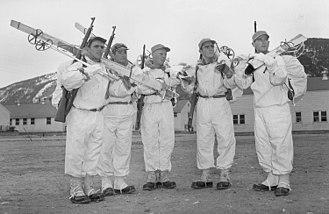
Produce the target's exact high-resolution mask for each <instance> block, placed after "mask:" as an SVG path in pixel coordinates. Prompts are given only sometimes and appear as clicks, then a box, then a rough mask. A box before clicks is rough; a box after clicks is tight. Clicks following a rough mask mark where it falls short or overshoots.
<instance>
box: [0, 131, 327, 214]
mask: <svg viewBox="0 0 329 214" xmlns="http://www.w3.org/2000/svg"><path fill="white" fill-rule="evenodd" d="M31 139H32V141H31ZM31 139H30V138H28V137H22V136H19V137H4V136H0V166H1V167H0V213H1V214H3V213H8V214H11V213H24V214H25V213H146V214H151V213H154V214H155V213H304V214H306V213H307V214H311V213H314V214H316V213H329V155H328V151H329V134H328V133H327V134H300V135H295V136H294V145H295V159H294V170H293V173H292V176H291V185H292V188H293V190H292V192H291V194H290V195H289V196H286V197H275V196H274V194H273V192H263V193H261V192H255V191H253V190H252V189H251V187H252V184H254V183H258V182H261V181H262V180H263V179H264V178H265V174H264V173H263V172H262V170H261V168H260V167H259V165H258V163H257V159H256V154H255V146H254V138H253V137H252V136H237V148H236V156H235V164H234V166H233V167H232V172H231V180H232V183H233V186H232V188H231V189H228V190H224V191H219V190H216V189H215V188H213V189H203V190H193V189H191V187H190V185H191V182H192V181H193V180H195V179H197V178H198V176H199V173H200V172H199V170H197V168H196V160H195V154H196V142H195V135H188V134H176V145H175V149H174V153H173V156H172V163H173V170H172V179H173V180H174V181H176V183H177V188H176V189H174V190H164V189H157V190H155V191H151V192H145V191H143V190H142V185H143V184H144V182H145V174H144V163H143V146H142V143H141V141H140V137H139V136H138V135H134V143H133V146H132V161H131V171H130V175H129V177H128V178H127V181H128V182H129V184H134V185H135V186H136V187H137V192H136V193H135V194H132V195H115V196H112V197H107V198H106V200H105V201H103V202H100V203H91V204H87V205H74V204H71V202H70V201H69V200H68V194H69V185H68V183H69V182H68V181H69V180H68V178H67V177H66V176H64V175H63V174H64V151H65V139H64V138H63V137H43V138H41V137H38V136H32V138H31ZM212 176H213V179H214V181H215V184H216V181H217V180H218V175H217V173H216V171H215V170H214V171H213V174H212ZM98 185H100V183H99V180H98Z"/></svg>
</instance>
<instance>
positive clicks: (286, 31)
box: [0, 0, 329, 88]
mask: <svg viewBox="0 0 329 214" xmlns="http://www.w3.org/2000/svg"><path fill="white" fill-rule="evenodd" d="M91 17H96V20H95V22H94V31H93V32H94V33H95V34H96V35H99V36H102V37H105V38H107V39H108V38H109V37H110V35H111V32H112V26H116V27H117V29H116V35H115V39H114V43H116V42H123V43H125V44H126V45H127V46H128V47H129V52H128V58H129V60H130V61H133V62H135V61H136V58H137V56H138V55H139V54H141V52H142V47H143V45H144V44H145V45H146V48H147V49H148V50H150V49H151V47H152V46H153V45H155V44H157V43H162V44H164V45H166V46H168V47H170V48H171V52H169V54H168V57H169V58H170V64H172V65H175V64H178V63H180V62H186V63H188V64H192V65H194V64H195V62H196V60H197V58H198V46H197V44H198V42H199V41H200V40H201V39H202V38H205V37H210V38H212V39H215V40H216V41H217V42H218V44H219V45H220V46H222V45H226V46H229V47H231V48H233V50H234V51H235V53H236V54H237V55H238V54H248V53H252V52H253V48H252V46H251V36H252V34H253V31H254V25H253V23H254V21H256V22H257V29H258V30H266V31H267V32H268V33H269V34H270V41H271V44H270V49H272V48H275V47H276V46H278V45H279V43H280V41H282V40H284V39H287V40H289V39H290V38H292V37H294V36H295V35H297V34H299V33H301V34H304V35H305V36H306V37H309V38H329V25H328V20H329V1H328V0H313V1H310V0H252V1H251V0H161V1H160V0H131V1H128V0H119V1H118V0H93V1H91V0H89V1H87V0H1V7H0V28H1V30H0V38H1V39H0V48H1V50H2V51H1V53H0V75H1V78H0V88H2V87H5V86H7V85H9V84H12V83H14V82H17V81H21V80H26V79H30V78H33V77H37V76H40V75H43V74H48V73H52V72H55V71H56V68H57V67H58V65H59V64H61V63H62V62H65V61H67V60H69V58H68V57H67V56H64V55H61V54H60V53H58V52H56V51H53V50H47V51H45V52H38V51H36V50H35V48H34V47H33V46H32V45H30V44H29V43H28V42H27V34H25V33H23V32H21V31H18V30H16V29H14V28H12V27H10V25H9V23H10V20H16V21H19V22H22V23H24V24H26V25H29V26H31V27H34V28H39V29H42V30H43V31H44V32H46V33H48V34H50V35H52V36H55V37H58V38H60V39H62V40H64V41H67V42H69V43H72V44H76V45H80V43H81V41H82V39H83V35H82V34H81V33H80V32H79V31H77V30H76V29H75V28H74V23H75V22H78V23H80V24H82V25H84V26H89V24H90V21H91Z"/></svg>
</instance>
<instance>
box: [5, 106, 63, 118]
mask: <svg viewBox="0 0 329 214" xmlns="http://www.w3.org/2000/svg"><path fill="white" fill-rule="evenodd" d="M5 108H6V109H8V110H9V112H10V118H46V117H55V115H56V112H57V110H56V108H55V107H54V106H52V105H51V104H49V103H45V104H41V103H33V104H20V105H5Z"/></svg>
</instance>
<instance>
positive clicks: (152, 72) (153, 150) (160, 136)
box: [137, 44, 179, 191]
mask: <svg viewBox="0 0 329 214" xmlns="http://www.w3.org/2000/svg"><path fill="white" fill-rule="evenodd" d="M151 51H152V61H148V62H146V68H145V69H144V73H145V74H146V75H148V76H149V77H151V78H154V79H157V80H158V81H160V82H161V83H162V84H163V90H162V91H161V92H157V91H154V90H152V89H149V88H147V87H143V86H139V87H138V88H137V92H138V93H139V94H145V97H144V107H143V111H142V117H141V136H142V142H143V145H144V161H145V170H146V172H147V181H146V184H144V185H143V190H148V191H150V190H154V189H155V188H156V187H157V186H156V183H157V184H158V186H162V187H163V188H166V189H173V188H175V187H176V183H175V182H174V181H171V180H170V178H169V172H170V171H171V167H172V166H171V154H172V152H173V149H174V144H175V130H174V113H173V106H172V103H171V101H170V99H171V98H172V97H165V96H162V95H163V93H164V92H165V89H167V88H170V87H173V86H177V85H178V84H179V81H178V79H176V78H175V77H173V76H172V75H171V74H170V71H169V70H168V69H167V68H166V67H165V66H164V63H165V61H166V58H167V52H169V51H170V49H169V48H168V47H166V46H164V45H162V44H158V45H154V46H153V47H152V48H151Z"/></svg>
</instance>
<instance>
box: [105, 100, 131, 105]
mask: <svg viewBox="0 0 329 214" xmlns="http://www.w3.org/2000/svg"><path fill="white" fill-rule="evenodd" d="M132 103H133V102H132V101H129V102H108V103H107V104H109V105H129V104H132Z"/></svg>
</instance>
